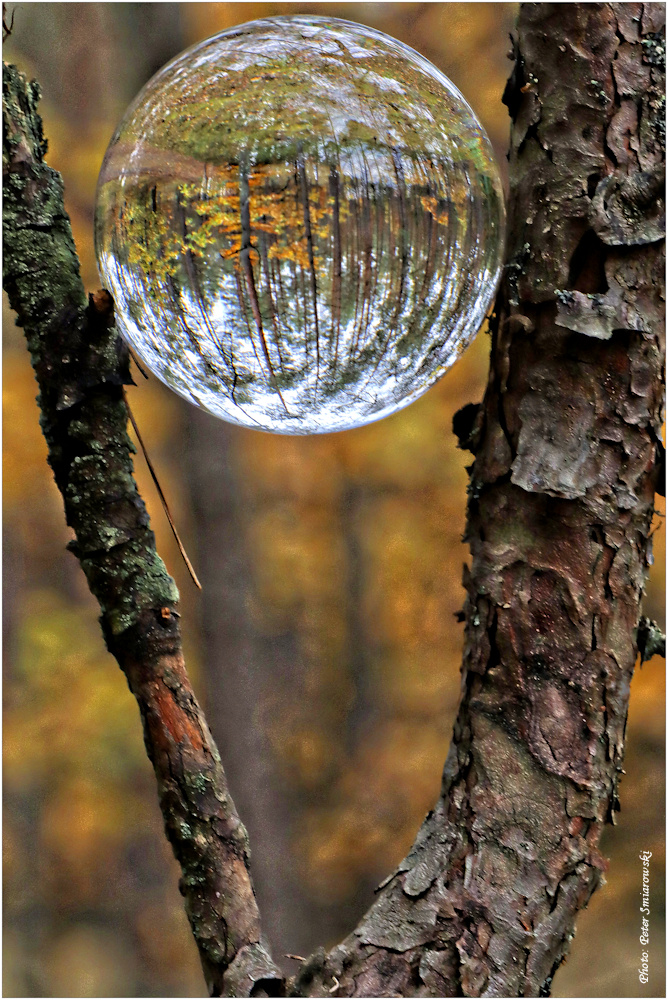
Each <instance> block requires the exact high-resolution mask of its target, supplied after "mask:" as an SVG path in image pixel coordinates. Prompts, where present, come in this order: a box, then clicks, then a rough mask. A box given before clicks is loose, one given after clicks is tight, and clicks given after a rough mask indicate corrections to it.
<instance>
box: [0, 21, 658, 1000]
mask: <svg viewBox="0 0 668 1000" xmlns="http://www.w3.org/2000/svg"><path fill="white" fill-rule="evenodd" d="M12 7H15V19H14V29H13V33H12V35H11V37H10V38H9V39H8V41H7V42H6V44H5V53H4V57H5V59H6V60H9V61H12V62H16V63H17V64H18V65H19V66H20V67H21V68H22V69H23V70H24V71H26V72H27V73H29V74H32V75H34V76H35V77H36V78H37V79H38V80H39V81H40V83H41V86H42V89H43V100H42V103H41V110H42V115H43V117H44V123H45V132H46V135H47V136H48V140H49V155H48V161H49V163H50V164H51V165H52V166H53V167H55V168H56V169H58V170H60V171H61V172H62V174H63V176H64V180H65V191H66V205H67V208H68V211H69V213H70V216H71V219H72V224H73V228H74V235H75V239H76V243H77V247H78V251H79V255H80V258H81V264H82V269H83V277H84V282H85V284H86V286H87V288H88V289H90V290H93V289H95V288H97V287H99V284H100V281H99V278H98V275H97V271H96V267H95V261H94V256H93V243H92V239H93V204H94V195H95V185H96V180H97V174H98V171H99V168H100V165H101V162H102V157H103V155H104V152H105V149H106V146H107V143H108V142H109V139H110V137H111V135H112V132H113V131H114V129H115V127H116V125H117V123H118V121H119V119H120V117H121V115H122V113H123V112H124V110H125V108H126V106H127V104H128V103H129V101H130V100H131V99H132V98H133V97H134V95H135V94H136V92H137V91H138V90H139V89H140V87H141V86H142V85H143V84H144V82H145V81H146V80H147V79H148V78H149V77H150V76H151V75H152V74H153V73H154V72H155V71H156V70H157V69H159V68H160V66H162V65H163V64H164V63H165V62H166V61H167V60H168V59H170V58H171V57H172V56H173V55H175V54H176V53H178V52H179V51H181V50H182V49H183V48H185V47H186V46H189V45H191V44H192V43H194V42H196V41H198V40H200V39H203V38H205V37H207V36H208V35H211V34H213V33H215V32H217V31H220V30H222V29H224V28H227V27H230V26H232V25H234V24H237V23H241V22H243V21H248V20H252V19H253V18H257V17H262V16H266V15H271V14H284V13H296V12H300V13H308V12H314V13H318V14H328V15H332V16H338V17H344V18H348V19H351V20H356V21H360V22H363V23H365V24H369V25H372V26H373V27H376V28H379V29H381V30H383V31H385V32H387V33H389V34H390V35H393V36H395V37H396V38H399V39H401V40H403V41H405V42H407V43H408V44H409V45H412V46H413V47H414V48H417V49H418V50H419V51H420V52H422V53H423V54H424V55H425V56H427V57H428V58H429V59H431V60H432V61H433V62H434V63H435V64H436V65H437V66H438V67H440V68H441V69H442V70H443V71H444V72H445V73H446V74H447V75H449V76H450V77H451V78H452V80H453V81H454V82H455V84H456V85H457V86H458V87H459V88H460V90H461V91H462V92H463V94H464V96H465V97H466V98H467V100H468V101H469V103H470V104H471V105H472V107H473V108H474V110H475V111H476V113H477V114H478V116H479V117H480V119H481V120H482V122H483V125H484V126H485V128H486V129H487V131H488V133H489V135H490V137H491V139H492V141H493V143H494V146H495V148H496V150H497V154H498V157H499V160H500V162H501V164H502V169H505V162H506V161H505V150H506V145H507V135H508V117H507V111H506V108H505V107H504V106H503V105H502V104H501V94H502V92H503V88H504V85H505V79H506V77H507V75H508V72H509V70H510V63H509V62H508V60H507V58H506V55H507V52H508V50H509V47H510V46H509V39H508V33H509V31H510V30H512V26H513V22H514V18H515V15H516V6H515V5H514V4H505V3H475V4H467V3H461V4H460V3H447V4H443V3H401V4H399V3H348V4H341V3H339V4H335V3H322V4H288V3H246V4H239V3H151V4H148V3H83V4H79V3H29V4H28V3H24V4H21V3H18V4H16V5H13V4H10V5H9V13H10V15H11V10H12ZM3 320H4V322H3V327H4V334H5V337H4V396H3V399H4V650H5V658H4V671H5V673H4V678H5V680H4V824H3V825H4V851H5V854H4V857H5V864H4V878H5V883H4V885H5V888H4V990H3V994H4V995H5V996H56V997H88V996H90V997H95V996H107V997H118V996H143V997H151V996H202V995H203V994H204V985H203V980H202V977H201V973H200V969H199V962H198V958H197V954H196V951H195V947H194V945H193V943H192V941H191V939H190V933H189V929H188V925H187V921H186V918H185V915H184V913H183V909H182V905H181V897H180V895H179V892H178V888H177V881H178V873H177V867H176V864H175V862H174V861H173V859H172V857H171V852H170V849H169V847H168V846H167V843H166V841H165V839H164V837H163V834H162V828H161V827H162V824H161V818H160V813H159V809H158V805H157V798H156V792H155V787H154V779H153V774H152V772H151V769H150V766H149V764H148V762H147V760H146V757H145V753H144V748H143V744H142V737H141V729H140V723H139V718H138V713H137V710H136V707H135V704H134V701H133V699H132V698H131V696H130V694H129V692H128V690H127V688H126V685H125V681H124V679H123V677H122V675H121V673H120V671H119V670H118V668H117V666H116V664H115V661H114V660H113V659H112V658H111V657H110V656H109V654H108V653H107V652H106V650H105V648H104V644H103V641H102V637H101V634H100V630H99V628H98V624H97V607H96V605H95V604H94V602H93V600H92V598H91V597H90V595H89V593H88V591H87V588H86V584H85V581H84V578H83V575H82V573H81V571H80V569H79V567H78V565H77V563H76V562H75V560H74V558H73V557H72V556H71V555H69V554H68V553H67V552H66V551H65V544H66V542H67V541H68V531H67V529H66V527H65V524H64V519H63V513H62V504H61V500H60V497H59V495H58V493H57V491H56V488H55V486H54V483H53V481H52V478H51V474H50V472H49V470H48V467H47V465H46V450H45V445H44V442H43V439H42V437H41V434H40V431H39V426H38V412H37V407H36V405H35V383H34V380H33V376H32V372H31V368H30V365H29V360H28V355H27V352H26V350H25V347H24V344H23V340H22V334H21V331H20V330H18V329H17V328H16V327H15V325H14V322H13V317H12V314H11V312H10V311H9V309H8V307H7V304H6V301H5V305H4V314H3ZM488 350H489V340H488V337H487V335H486V334H485V333H481V334H480V336H479V337H478V338H477V340H476V341H475V343H474V344H473V346H472V347H471V348H470V349H469V351H468V352H467V353H466V355H465V356H464V357H463V358H462V360H461V361H460V362H458V364H457V365H456V366H455V368H454V370H453V371H452V372H450V373H449V374H448V375H447V376H446V377H445V379H444V380H443V381H442V382H441V383H440V384H438V385H437V386H436V387H435V388H433V389H432V390H430V392H428V393H427V394H426V395H425V396H423V397H422V399H420V400H419V401H418V402H417V403H415V404H414V405H413V406H411V407H409V408H408V409H407V410H404V411H402V412H400V413H399V414H397V415H395V416H393V417H391V418H389V419H387V420H385V421H382V422H381V423H379V424H373V425H371V426H369V427H366V428H363V429H360V430H356V431H347V432H344V433H341V434H333V435H326V436H317V437H311V438H308V437H307V438H299V437H296V438H280V437H275V436H273V435H269V434H263V433H259V432H255V431H248V430H243V429H240V428H236V427H232V426H229V425H226V424H223V423H222V422H221V421H217V420H216V419H215V418H213V417H210V416H208V415H206V414H204V413H200V412H197V411H196V410H195V409H194V408H193V407H191V406H189V405H188V404H187V403H185V402H183V401H182V400H181V399H180V398H179V397H177V396H176V395H173V394H171V393H170V392H169V391H168V390H167V389H166V388H165V387H164V386H163V385H162V384H161V383H159V382H158V381H157V380H155V379H151V380H150V381H149V382H144V381H143V380H139V381H140V382H141V384H139V385H138V386H137V388H136V389H132V390H131V391H130V399H131V404H132V407H133V409H134V412H135V414H136V417H137V420H138V422H139V426H140V428H141V430H142V434H143V436H144V438H145V440H146V442H147V444H148V447H149V450H150V452H151V455H152V458H153V461H154V463H155V465H156V466H157V468H158V470H159V475H160V478H161V481H162V485H163V487H164V488H165V490H166V492H167V495H168V496H169V498H170V503H171V506H172V511H173V513H174V515H175V518H176V521H177V524H178V525H179V528H180V531H181V533H182V535H183V536H184V539H185V542H186V546H187V549H188V551H189V553H190V555H191V557H192V559H193V561H194V563H195V564H196V568H197V571H198V573H199V575H200V577H201V579H202V582H203V585H204V590H203V593H202V594H199V593H198V592H197V591H196V590H195V589H194V587H193V585H192V584H191V582H190V580H189V578H188V577H187V574H186V573H185V571H184V568H183V565H182V563H181V560H180V558H179V556H178V553H177V550H176V547H175V544H174V542H173V540H172V537H171V535H170V533H169V529H168V527H167V525H166V523H165V519H164V516H163V514H162V511H161V509H160V505H159V501H158V500H157V497H156V494H155V490H154V487H153V485H152V483H151V481H150V478H149V476H148V474H147V471H146V467H145V463H144V461H143V459H142V458H141V457H138V458H137V462H136V465H137V476H138V479H139V484H140V490H141V493H142V495H143V496H144V498H145V499H146V501H147V504H148V506H149V509H150V511H151V514H152V522H153V527H154V529H155V531H156V534H157V537H158V547H159V551H160V552H161V554H162V555H163V557H164V558H165V561H166V563H167V566H168V568H169V569H170V571H171V572H172V573H173V575H174V576H175V577H176V579H177V582H178V584H179V587H180V589H181V594H182V608H181V611H182V615H183V618H182V621H183V625H184V632H185V641H186V653H187V659H188V663H189V669H190V671H191V673H192V675H193V679H194V682H195V686H196V688H197V690H198V692H199V694H200V696H201V698H202V700H203V701H204V704H205V706H206V709H207V712H208V715H209V721H210V724H211V728H212V730H213V732H214V735H215V737H216V739H217V741H218V744H219V746H220V749H221V752H222V757H223V761H224V764H225V767H226V770H227V772H228V776H229V780H230V785H231V788H232V792H233V795H234V798H235V800H236V802H237V805H238V807H239V810H240V813H241V816H242V818H243V820H244V822H245V823H246V824H247V826H248V827H249V830H250V834H251V843H252V846H253V871H254V877H255V881H256V886H257V890H258V894H259V896H260V901H261V904H262V906H263V914H264V921H265V930H266V932H267V934H268V936H269V938H270V939H271V942H272V944H273V947H274V951H275V954H276V956H277V957H278V956H280V955H281V954H282V953H284V952H292V953H297V954H303V955H305V954H308V953H309V952H310V950H311V949H313V948H314V947H315V946H317V945H319V944H332V943H334V942H335V941H336V940H337V939H338V938H339V937H340V936H342V935H343V934H345V933H346V932H347V931H348V930H350V929H351V928H352V926H353V924H354V922H355V921H356V920H357V919H358V917H359V916H360V915H361V914H362V912H363V911H364V910H365V909H366V908H367V907H368V905H369V904H370V902H371V900H372V896H373V888H374V886H375V885H376V884H377V883H378V882H379V881H380V880H381V879H382V878H383V877H384V876H385V875H386V874H387V873H388V872H389V871H390V870H391V868H392V867H393V865H395V864H396V863H397V862H398V861H399V860H400V859H401V857H402V856H403V855H404V853H405V852H406V850H407V849H408V847H409V846H410V844H411V842H412V839H413V837H414V834H415V832H416V830H417V828H418V826H419V824H420V822H421V820H422V819H423V817H424V814H425V813H426V811H427V810H428V809H429V808H430V807H431V806H432V805H433V803H434V802H435V800H436V798H437V796H438V789H439V783H440V774H441V769H442V765H443V761H444V759H445V756H446V752H447V747H448V742H449V738H450V731H451V727H452V722H453V720H454V715H455V711H456V707H457V699H458V693H459V666H460V659H461V642H462V626H461V625H458V624H457V623H456V621H455V618H454V613H455V612H456V611H457V610H458V608H460V606H461V605H462V603H463V597H464V594H463V590H462V587H461V584H460V580H461V568H462V563H463V562H464V561H465V560H466V558H467V555H468V552H467V549H466V548H465V546H464V545H462V543H461V534H462V531H463V528H464V518H465V499H466V473H465V469H464V466H465V464H466V462H467V460H468V459H467V456H466V455H464V454H463V453H462V452H459V451H457V450H456V449H455V439H454V437H453V435H452V432H451V420H452V414H453V413H454V411H455V410H457V409H458V408H459V407H460V406H462V405H463V404H464V403H467V402H469V401H472V400H479V399H480V398H481V397H482V392H483V387H484V383H485V377H486V366H487V354H488ZM657 528H658V530H657V533H656V536H655V555H656V565H655V567H654V570H653V575H652V578H651V581H650V586H649V590H648V595H647V600H646V613H647V614H649V615H650V616H651V617H654V618H656V619H658V620H662V617H663V592H664V591H663V586H664V585H663V574H662V569H663V563H664V555H663V553H664V530H663V522H662V520H661V519H660V518H657ZM627 735H628V747H627V762H626V772H627V777H626V778H625V780H624V782H623V783H622V787H621V802H622V811H621V814H620V816H619V822H618V826H617V828H616V829H614V830H613V829H610V830H608V831H607V832H606V834H605V837H604V842H603V850H604V852H605V853H606V854H607V855H608V856H609V857H610V859H611V866H610V872H609V881H608V884H607V886H606V887H605V888H604V889H602V890H601V891H600V892H599V893H598V894H597V895H596V896H595V898H594V901H593V903H592V905H591V906H590V908H589V910H588V911H587V912H586V913H585V914H584V915H583V916H582V917H581V919H580V922H579V931H578V935H577V937H576V939H575V942H574V945H573V949H572V954H571V957H570V958H569V960H568V962H567V963H566V964H565V965H564V966H563V968H562V969H561V970H560V971H559V972H558V974H557V976H556V979H555V982H554V994H555V995H556V996H561V997H568V996H592V997H598V996H619V997H627V996H629V997H630V996H643V995H644V996H656V995H661V993H662V982H663V979H662V977H663V970H664V965H663V942H664V925H663V917H662V913H663V868H664V839H663V831H664V816H663V810H664V784H663V782H664V763H663V762H664V756H663V745H664V674H663V662H662V661H660V660H659V659H658V658H655V659H654V660H653V661H652V662H651V663H649V664H646V665H645V666H643V668H642V669H641V670H638V671H637V672H636V676H635V678H634V681H633V688H632V696H631V711H630V718H629V725H628V730H627ZM642 850H650V851H652V853H653V857H652V861H651V869H650V871H651V878H652V883H651V893H652V895H651V907H652V916H651V923H650V928H651V935H652V936H651V942H650V948H649V953H650V985H649V986H648V987H642V986H641V985H640V984H639V982H638V973H637V969H638V961H639V952H640V946H639V942H638V935H639V931H640V917H639V913H638V907H639V906H640V886H641V863H640V861H639V860H638V853H639V852H640V851H642ZM286 964H287V965H290V964H291V963H290V962H289V961H287V962H286Z"/></svg>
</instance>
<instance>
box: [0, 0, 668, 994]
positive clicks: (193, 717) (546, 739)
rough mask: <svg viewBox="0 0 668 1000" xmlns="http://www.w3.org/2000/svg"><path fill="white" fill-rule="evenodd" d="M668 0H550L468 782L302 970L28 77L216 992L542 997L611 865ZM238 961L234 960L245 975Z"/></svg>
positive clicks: (24, 124) (491, 415) (522, 228)
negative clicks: (278, 959)
mask: <svg viewBox="0 0 668 1000" xmlns="http://www.w3.org/2000/svg"><path fill="white" fill-rule="evenodd" d="M663 18H664V7H663V5H660V4H633V3H627V4H547V3H543V4H526V5H523V7H522V9H521V15H520V25H519V32H518V38H517V40H516V42H515V51H514V58H515V67H514V71H513V75H512V77H511V80H510V82H509V85H508V88H507V91H506V95H505V100H506V103H507V104H508V107H509V110H510V113H511V118H512V133H511V152H510V174H511V194H510V203H509V240H508V252H507V261H508V263H507V266H506V270H505V276H504V281H503V285H502V288H501V291H500V295H499V299H498V302H497V309H496V314H495V317H494V322H493V340H492V355H491V364H490V377H489V384H488V388H487V392H486V395H485V399H484V401H483V403H482V405H481V406H480V407H476V406H468V407H466V408H465V409H464V411H460V414H459V415H458V417H457V418H456V422H455V423H456V432H457V433H458V436H459V438H460V442H461V443H462V446H464V447H466V448H468V449H469V450H471V451H472V452H473V454H474V455H475V462H474V464H473V466H472V468H471V477H470V486H469V506H468V524H467V538H468V541H469V544H470V547H471V553H472V564H471V568H470V570H469V571H467V572H466V574H465V586H466V590H467V595H468V596H467V602H466V607H465V611H464V614H465V620H466V641H465V649H464V663H463V671H462V700H461V705H460V709H459V714H458V718H457V721H456V724H455V730H454V738H453V742H452V746H451V749H450V753H449V756H448V760H447V761H446V765H445V771H444V777H443V789H442V795H441V797H440V799H439V801H438V803H437V804H436V806H435V808H434V810H433V811H432V812H431V813H429V815H428V816H427V818H426V820H425V822H424V824H423V826H422V828H421V830H420V831H419V833H418V836H417V839H416V841H415V844H414V846H413V848H412V850H411V851H410V853H409V854H408V856H407V857H406V858H405V860H404V861H403V862H402V863H401V864H400V865H399V867H398V869H397V870H396V871H395V872H394V873H392V875H390V877H389V878H388V879H387V880H386V882H385V883H384V884H383V885H382V886H381V887H379V890H378V898H377V900H376V902H375V904H374V906H373V907H372V908H371V909H370V910H369V912H368V913H367V914H366V915H365V917H364V918H363V919H362V921H361V922H360V924H359V925H358V927H357V928H356V929H355V930H354V931H353V932H352V933H351V935H350V936H349V937H348V938H347V939H346V940H345V941H343V942H342V944H340V945H339V946H338V947H336V948H334V949H333V950H332V951H331V952H329V953H325V952H324V951H322V950H321V951H319V952H317V953H316V954H315V955H313V956H312V957H311V958H310V959H308V960H307V961H306V962H305V963H304V964H303V965H302V968H301V970H300V972H299V974H298V975H297V976H296V977H295V979H294V980H292V981H291V982H290V983H289V984H287V986H286V985H284V983H283V981H282V977H281V974H280V972H279V971H278V970H277V969H276V967H275V966H274V965H273V963H272V961H271V959H270V958H269V956H268V955H267V953H266V951H265V949H264V948H263V946H262V943H261V941H260V928H259V915H258V912H257V907H256V905H255V899H254V896H253V891H252V886H251V883H250V877H249V873H248V845H247V839H246V836H245V832H244V830H243V827H242V826H241V824H240V822H239V819H238V817H237V815H236V812H235V810H234V806H233V804H232V802H231V800H230V798H229V793H228V791H227V786H226V782H225V777H224V774H223V771H222V768H221V765H220V761H219V758H218V755H217V751H216V749H215V746H214V745H213V743H212V741H211V738H210V736H209V732H208V729H207V727H206V723H205V721H204V718H203V716H202V714H201V712H200V710H199V708H198V706H197V702H196V701H195V697H194V694H193V693H192V690H191V688H190V686H189V683H188V680H187V676H186V673H185V667H184V665H183V658H182V655H181V651H180V643H179V636H178V619H177V614H176V610H175V609H176V602H177V594H176V591H175V588H174V585H173V583H172V581H171V580H170V578H169V577H168V576H167V574H166V572H165V569H164V566H163V565H162V563H161V562H160V560H159V559H158V557H157V555H156V553H155V548H154V544H153V536H152V534H151V532H150V529H149V526H148V523H147V518H146V513H145V510H144V507H143V504H142V502H141V500H140V498H139V497H138V495H137V493H136V488H135V486H134V482H133V480H132V471H131V461H130V457H129V453H130V450H131V449H130V444H129V441H128V439H127V437H126V433H125V426H126V420H127V413H126V409H125V405H124V402H123V398H122V384H123V383H124V382H127V381H128V374H127V363H126V359H125V358H124V357H123V353H122V348H121V345H120V343H119V341H118V338H117V337H116V335H115V332H114V331H113V328H112V327H111V326H110V319H111V317H110V312H109V310H108V308H105V306H106V305H107V304H106V303H105V299H104V297H101V298H100V297H98V298H93V300H92V301H91V303H90V304H89V305H88V306H87V305H86V300H85V296H84V293H83V288H82V286H81V282H80V279H79V275H78V265H77V262H76V256H75V253H74V247H73V245H72V240H71V233H70V230H69V223H68V221H67V217H66V215H65V213H64V209H63V206H62V190H61V184H60V179H59V178H58V176H57V175H55V174H54V173H53V172H52V171H50V170H49V168H48V167H46V165H45V164H44V161H43V154H44V144H43V141H42V136H41V124H40V122H39V118H38V117H37V115H36V112H35V102H36V99H37V92H36V88H35V86H34V85H31V86H30V87H27V86H26V85H25V81H23V79H22V78H21V77H20V76H19V74H18V73H17V72H16V71H15V70H14V69H12V68H5V76H4V96H5V145H4V169H5V240H6V272H5V285H6V287H7V290H8V292H9V295H10V300H11V302H12V305H13V307H14V308H15V309H16V311H17V313H18V315H19V319H20V321H21V322H22V323H23V325H24V326H25V329H26V334H27V337H28V344H29V347H30V351H31V354H32V357H33V362H34V365H35V370H36V373H37V377H38V381H39V384H40V393H41V395H40V405H41V408H42V414H43V416H42V422H43V428H44V432H45V435H46V438H47V441H48V444H49V449H50V462H51V465H52V467H53V470H54V474H55V476H56V481H57V482H58V485H59V486H60V488H61V490H62V492H63V495H64V498H65V506H66V513H67V518H68V522H69V523H70V524H71V525H72V527H73V528H74V530H75V533H76V536H77V540H76V543H75V544H76V552H77V555H78V556H79V559H80V560H81V563H82V566H83V568H84V571H85V572H86V574H87V577H88V580H89V582H90V585H91V589H92V590H93V592H94V593H95V594H96V596H97V597H98V599H99V601H100V605H101V608H102V623H103V628H104V631H105V635H106V637H107V642H108V644H109V646H110V648H111V649H112V651H113V652H114V653H115V655H116V656H117V658H118V660H119V662H120V664H121V666H122V668H123V669H124V670H125V673H126V675H127V677H128V681H129V684H130V687H131V689H132V690H133V691H134V693H135V695H136V697H137V700H138V702H139V706H140V709H141V712H142V717H143V721H144V731H145V736H146V744H147V749H148V752H149V756H150V757H151V759H152V761H153V764H154V767H155V770H156V775H157V779H158V786H159V790H160V795H161V804H162V808H163V812H164V814H165V820H166V827H167V832H168V835H169V837H170V840H171V842H172V844H173V846H174V850H175V852H176V855H177V857H178V858H179V860H180V862H181V865H182V868H183V873H184V878H183V881H182V885H183V891H184V895H185V896H186V905H187V908H188V912H189V915H190V920H191V924H192V927H193V932H194V934H195V938H196V940H197V943H198V946H199V948H200V954H201V955H202V962H203V967H204V970H205V974H206V976H207V981H208V984H209V989H210V991H211V993H212V994H213V995H220V994H223V995H228V996H249V995H263V994H265V995H266V994H267V993H269V994H273V995H279V994H282V991H285V992H287V994H288V995H292V996H328V995H336V996H350V997H352V996H355V997H396V996H401V997H418V996H421V997H445V996H462V995H463V996H536V995H545V994H547V993H548V992H549V986H550V982H551V980H552V977H553V975H554V972H555V970H556V969H557V967H558V966H559V964H560V962H561V961H562V960H563V957H564V955H565V954H566V951H567V948H568V945H569V941H570V939H571V938H572V936H573V929H574V921H575V917H576V914H577V912H578V910H579V909H581V908H582V907H583V906H585V905H586V903H587V901H588V899H589V897H590V895H591V893H592V892H593V890H594V889H595V888H596V886H597V885H598V884H599V882H600V879H601V873H602V871H604V870H605V867H606V862H605V860H604V859H603V858H602V856H601V854H600V852H599V850H598V842H599V838H600V834H601V831H602V828H603V825H604V824H605V822H607V821H611V820H613V819H614V813H615V809H616V807H617V786H618V781H619V776H620V774H621V769H622V759H623V748H624V727H625V721H626V713H627V707H628V695H629V683H630V679H631V675H632V672H633V668H634V665H635V662H636V660H637V657H638V653H639V652H640V654H641V655H643V654H647V655H648V654H649V652H650V649H651V648H652V646H656V642H657V637H656V632H655V630H654V629H653V627H652V625H651V623H648V622H646V621H644V620H642V619H641V617H640V600H641V596H642V590H643V585H644V580H645V575H646V569H647V564H648V559H649V555H650V548H649V544H650V543H649V527H650V520H651V517H652V512H653V498H654V492H655V489H656V487H657V485H658V482H659V476H660V468H659V464H658V455H659V451H660V444H659V431H660V426H661V417H662V413H661V407H662V391H661V379H662V368H663V357H664V345H663V342H662V335H663V305H664V301H663V293H662V287H663V285H662V282H663V245H662V239H663V230H664V222H663V204H662V201H661V192H662V190H663V187H662V183H663V182H662V177H663V169H664V134H663V110H664V106H663V102H664V97H663V94H664V43H663ZM226 970H227V971H226Z"/></svg>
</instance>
